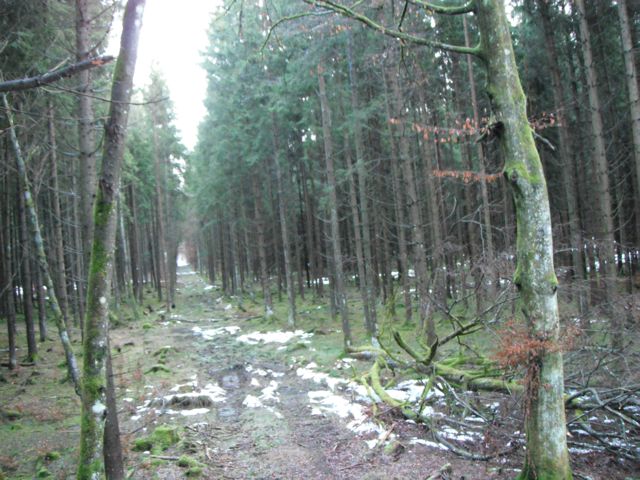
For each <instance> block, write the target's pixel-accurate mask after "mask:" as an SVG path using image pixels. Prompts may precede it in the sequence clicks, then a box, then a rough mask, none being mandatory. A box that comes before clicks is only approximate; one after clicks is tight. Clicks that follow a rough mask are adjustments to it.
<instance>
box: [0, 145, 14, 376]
mask: <svg viewBox="0 0 640 480" xmlns="http://www.w3.org/2000/svg"><path fill="white" fill-rule="evenodd" d="M5 160H6V157H5ZM5 165H7V163H6V162H5ZM7 170H8V169H5V172H6V171H7ZM3 173H4V172H3ZM8 178H9V177H8V175H5V178H4V181H3V187H4V192H5V195H3V197H4V198H3V199H2V200H3V202H4V207H0V208H1V209H2V210H1V211H0V221H1V222H2V224H1V225H0V267H1V268H0V292H1V293H0V301H1V300H2V299H4V302H3V303H4V313H5V315H6V317H7V343H8V348H9V370H13V369H15V368H16V367H17V365H18V361H17V358H16V306H15V304H14V302H13V292H14V291H15V288H14V284H13V265H12V263H13V255H12V253H11V235H9V231H10V230H9V225H10V224H11V214H10V212H11V211H10V209H9V205H10V203H9V188H8V184H9V181H8ZM1 304H2V302H0V305H1Z"/></svg>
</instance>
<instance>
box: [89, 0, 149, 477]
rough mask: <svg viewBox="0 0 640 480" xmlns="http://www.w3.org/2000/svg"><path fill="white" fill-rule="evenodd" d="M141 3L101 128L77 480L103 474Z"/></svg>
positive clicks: (128, 20)
mask: <svg viewBox="0 0 640 480" xmlns="http://www.w3.org/2000/svg"><path fill="white" fill-rule="evenodd" d="M144 4H145V0H129V1H128V2H127V6H126V7H125V13H124V19H123V28H122V37H121V40H120V54H119V56H118V61H117V63H116V67H115V71H114V76H113V85H112V89H111V103H110V107H109V119H108V121H107V124H106V126H105V139H104V148H103V154H102V158H103V159H102V169H101V173H100V181H99V183H98V190H97V196H96V206H95V212H94V239H93V248H92V252H91V266H90V269H89V271H90V274H89V287H88V292H87V316H86V319H85V329H84V332H85V335H84V342H83V352H84V355H83V379H82V418H81V424H80V459H79V466H78V479H79V480H92V479H94V478H99V477H101V476H102V475H103V473H104V460H103V458H104V453H103V435H104V422H105V418H106V417H107V416H108V412H107V408H108V407H107V398H106V389H107V384H106V376H105V360H106V356H107V348H108V338H107V336H108V332H109V297H110V293H111V292H110V286H111V275H112V273H113V250H114V246H115V234H116V201H117V197H118V188H119V185H120V172H121V167H122V158H123V156H124V147H125V139H126V128H127V117H128V113H129V101H130V98H131V91H132V87H133V75H134V71H135V65H136V56H137V49H138V38H139V33H140V27H141V26H142V13H143V11H144Z"/></svg>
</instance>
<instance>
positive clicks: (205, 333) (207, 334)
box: [191, 325, 240, 340]
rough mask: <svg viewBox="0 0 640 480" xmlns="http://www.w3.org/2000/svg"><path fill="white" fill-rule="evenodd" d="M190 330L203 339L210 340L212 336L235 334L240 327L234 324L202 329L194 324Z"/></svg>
mask: <svg viewBox="0 0 640 480" xmlns="http://www.w3.org/2000/svg"><path fill="white" fill-rule="evenodd" d="M191 331H192V332H193V333H194V334H195V335H200V336H202V338H204V339H205V340H211V339H212V338H213V337H217V336H218V335H224V334H228V335H235V334H236V333H238V332H239V331H240V327H238V326H236V325H230V326H227V327H219V328H209V329H207V330H203V329H202V328H200V327H198V326H196V327H193V328H192V329H191Z"/></svg>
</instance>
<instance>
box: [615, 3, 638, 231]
mask: <svg viewBox="0 0 640 480" xmlns="http://www.w3.org/2000/svg"><path fill="white" fill-rule="evenodd" d="M617 3H618V18H619V19H620V38H621V40H622V56H623V58H624V66H625V74H626V79H625V80H626V84H627V91H628V96H629V113H630V116H631V134H632V138H633V160H634V165H635V170H636V184H635V192H636V201H635V207H636V216H637V217H640V91H639V88H638V80H639V79H638V71H637V68H636V62H635V58H634V57H635V56H636V55H635V51H634V44H633V36H632V34H631V25H630V21H629V10H628V7H627V0H618V2H617ZM636 224H638V225H640V219H638V218H637V219H636ZM637 240H638V241H640V239H637Z"/></svg>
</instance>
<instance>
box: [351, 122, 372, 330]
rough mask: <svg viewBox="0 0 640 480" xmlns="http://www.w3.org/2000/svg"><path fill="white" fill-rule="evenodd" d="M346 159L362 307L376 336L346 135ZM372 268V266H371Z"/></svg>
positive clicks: (367, 327) (369, 327) (365, 317)
mask: <svg viewBox="0 0 640 480" xmlns="http://www.w3.org/2000/svg"><path fill="white" fill-rule="evenodd" d="M344 137H345V138H344V144H345V155H344V156H345V159H346V162H347V170H348V172H349V205H350V207H351V217H352V218H353V234H354V235H353V237H354V243H355V245H354V247H355V249H356V262H357V264H358V287H359V289H360V296H361V297H362V307H363V310H364V319H365V328H366V329H367V333H368V334H369V336H371V337H373V336H375V330H373V331H372V330H371V327H372V325H371V313H370V312H369V291H368V290H367V278H366V274H365V266H364V255H363V253H362V236H361V234H360V213H359V212H358V197H357V193H356V186H355V183H356V182H355V179H354V178H353V177H354V173H353V162H352V160H351V151H350V149H349V146H348V145H349V136H348V135H347V132H346V131H345V133H344ZM369 268H371V265H369Z"/></svg>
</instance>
